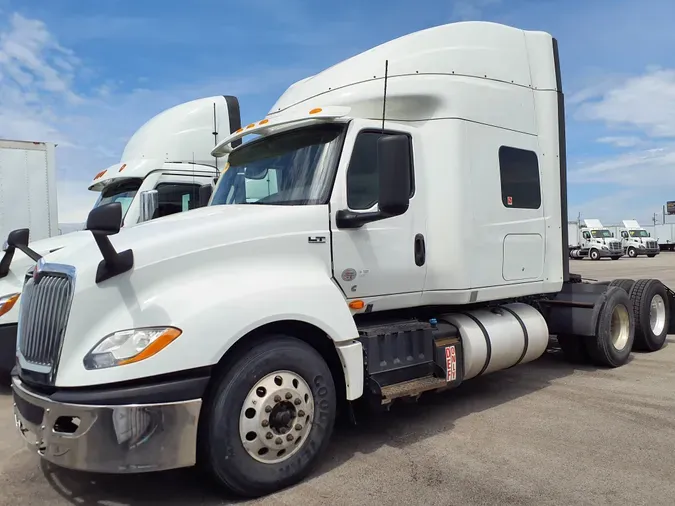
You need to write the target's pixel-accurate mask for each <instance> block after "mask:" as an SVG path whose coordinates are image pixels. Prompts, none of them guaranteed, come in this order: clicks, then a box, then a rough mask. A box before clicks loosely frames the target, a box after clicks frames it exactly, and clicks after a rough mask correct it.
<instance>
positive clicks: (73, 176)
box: [0, 13, 304, 222]
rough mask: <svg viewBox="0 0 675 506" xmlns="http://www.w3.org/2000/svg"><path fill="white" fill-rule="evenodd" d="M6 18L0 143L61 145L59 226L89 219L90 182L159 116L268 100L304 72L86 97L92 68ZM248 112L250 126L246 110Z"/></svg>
mask: <svg viewBox="0 0 675 506" xmlns="http://www.w3.org/2000/svg"><path fill="white" fill-rule="evenodd" d="M5 19H6V22H7V24H6V26H3V25H2V24H0V138H8V139H20V140H35V141H38V140H39V141H47V142H54V143H56V144H57V148H56V166H57V180H58V188H57V191H58V201H59V221H60V222H81V221H84V220H85V219H86V215H87V212H88V211H89V210H90V209H91V206H92V204H93V202H94V199H95V198H96V194H95V193H93V192H90V191H88V190H87V186H88V184H89V182H90V180H91V178H92V177H93V175H94V174H95V173H96V172H98V171H99V170H101V169H102V168H105V167H108V166H109V165H111V164H112V163H115V162H116V161H118V160H119V157H120V155H121V154H122V150H123V148H124V145H125V143H126V141H127V139H128V138H129V136H130V135H131V134H133V132H134V131H135V130H136V129H138V128H139V127H140V126H141V125H142V124H143V123H145V122H146V121H147V120H148V119H150V118H151V117H152V116H154V115H155V114H157V113H159V112H160V111H162V110H164V109H166V108H168V107H171V106H174V105H177V104H179V103H182V102H185V101H188V100H193V99H196V98H199V97H204V96H211V95H221V94H223V93H227V94H233V95H237V96H239V97H240V98H241V97H243V96H251V95H256V94H260V93H264V92H266V91H268V90H269V89H272V88H274V87H279V86H280V85H283V84H290V82H293V81H294V80H296V79H297V77H298V76H301V75H303V73H304V72H303V70H302V69H298V68H292V67H288V66H286V67H280V68H255V69H253V70H252V73H251V75H249V76H236V75H228V74H227V71H228V70H230V71H231V70H232V69H227V68H225V69H224V70H223V73H222V74H220V75H218V74H216V75H214V73H213V72H211V73H209V74H208V75H209V78H208V80H206V81H196V80H194V77H192V78H191V80H190V81H189V83H188V84H181V83H177V84H169V85H166V86H165V87H164V88H161V89H150V88H148V86H149V85H150V83H152V81H151V80H148V79H147V77H145V76H142V77H139V78H138V79H137V82H142V81H145V82H144V83H143V85H144V86H146V87H145V88H136V89H128V88H127V89H124V88H123V87H122V86H121V85H122V83H120V82H117V81H114V80H104V79H99V81H100V82H98V84H96V85H94V86H91V85H89V87H88V88H85V90H86V91H80V90H82V89H83V87H82V86H81V84H82V83H85V82H86V83H89V82H92V70H91V68H90V66H87V65H85V64H84V63H82V62H81V61H80V60H79V59H78V57H77V55H75V54H74V53H73V52H72V51H71V50H69V49H68V48H65V47H63V46H62V45H61V44H60V43H59V41H58V40H57V39H56V38H55V37H54V35H53V34H52V33H51V32H50V31H49V30H48V27H47V26H46V25H45V23H43V22H42V21H39V20H35V19H28V18H26V17H24V16H21V15H20V14H16V13H14V14H12V15H7V16H5ZM261 75H264V79H261V78H260V76H261ZM93 77H94V78H96V77H100V76H97V75H93ZM95 80H96V79H94V81H95ZM132 80H133V79H132ZM152 84H154V83H152ZM161 84H162V85H164V84H165V83H161ZM242 109H243V116H244V118H243V119H244V120H246V107H245V103H242ZM265 112H266V111H265Z"/></svg>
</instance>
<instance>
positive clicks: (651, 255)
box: [647, 253, 656, 258]
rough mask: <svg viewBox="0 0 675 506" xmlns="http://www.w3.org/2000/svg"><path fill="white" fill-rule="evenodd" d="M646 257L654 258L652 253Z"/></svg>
mask: <svg viewBox="0 0 675 506" xmlns="http://www.w3.org/2000/svg"><path fill="white" fill-rule="evenodd" d="M647 256H648V257H649V258H654V257H655V256H656V255H655V254H653V253H652V254H650V255H647Z"/></svg>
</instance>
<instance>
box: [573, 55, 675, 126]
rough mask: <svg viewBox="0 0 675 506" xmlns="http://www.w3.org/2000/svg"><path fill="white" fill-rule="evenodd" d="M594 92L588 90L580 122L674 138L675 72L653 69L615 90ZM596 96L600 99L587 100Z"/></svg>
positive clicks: (620, 84) (621, 84)
mask: <svg viewBox="0 0 675 506" xmlns="http://www.w3.org/2000/svg"><path fill="white" fill-rule="evenodd" d="M593 91H594V93H590V92H589V91H588V90H587V91H586V95H585V96H584V97H583V98H584V100H582V101H581V102H582V103H581V104H580V106H579V108H578V110H577V113H576V118H577V119H580V120H592V121H602V122H604V123H605V124H606V125H607V126H608V127H610V128H617V127H619V128H632V129H637V130H640V131H642V132H644V133H645V134H646V135H648V136H650V137H675V69H654V68H652V69H650V70H648V71H647V72H646V73H645V74H643V75H640V76H634V77H630V78H627V79H624V80H623V81H622V82H620V83H618V85H616V86H614V87H605V88H604V89H603V90H600V89H599V88H596V89H594V90H593ZM593 95H595V96H599V97H600V98H599V100H593V101H592V100H588V99H590V98H593Z"/></svg>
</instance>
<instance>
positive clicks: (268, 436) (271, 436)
mask: <svg viewBox="0 0 675 506" xmlns="http://www.w3.org/2000/svg"><path fill="white" fill-rule="evenodd" d="M273 437H274V434H272V433H271V432H268V433H267V434H265V439H272V438H273Z"/></svg>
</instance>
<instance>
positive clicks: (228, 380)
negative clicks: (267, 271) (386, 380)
mask: <svg viewBox="0 0 675 506" xmlns="http://www.w3.org/2000/svg"><path fill="white" fill-rule="evenodd" d="M336 404H337V402H336V393H335V385H334V382H333V377H332V375H331V371H330V369H329V367H328V365H327V364H326V362H325V361H324V360H323V358H322V357H321V355H320V354H319V353H318V352H317V351H316V350H315V349H314V348H312V347H311V346H310V345H308V344H307V343H305V342H304V341H301V340H299V339H296V338H293V337H289V336H270V337H269V338H268V339H266V340H265V341H264V342H262V343H260V344H258V345H256V346H254V347H253V348H252V349H251V350H250V351H248V352H247V353H246V354H244V355H243V356H242V357H240V358H239V359H238V360H237V361H236V362H235V363H234V364H232V365H231V366H230V367H229V368H228V370H227V372H226V373H225V375H224V376H223V377H222V378H221V379H220V380H219V381H218V383H217V385H216V386H215V388H214V389H213V394H212V395H211V396H210V398H209V399H208V400H207V405H206V406H205V408H206V409H205V412H204V413H203V415H202V416H203V417H204V418H203V419H202V420H201V422H202V424H203V431H202V433H201V434H200V457H201V460H202V463H203V464H205V465H206V467H207V468H208V470H209V471H210V472H211V473H212V474H213V476H215V478H216V479H217V481H219V482H220V483H221V484H222V485H224V486H225V487H226V488H228V489H230V490H231V491H233V492H235V493H236V494H239V495H241V496H247V497H258V496H261V495H266V494H269V493H272V492H275V491H277V490H280V489H282V488H286V487H288V486H290V485H293V484H295V483H297V482H298V481H300V480H301V479H302V478H304V477H305V476H306V475H307V474H308V473H309V472H310V471H311V470H312V468H313V466H314V464H315V463H316V462H317V460H318V458H319V457H320V455H321V454H322V453H323V451H324V450H325V449H326V447H327V445H328V442H329V439H330V436H331V434H332V431H333V425H334V423H335V416H336Z"/></svg>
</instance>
